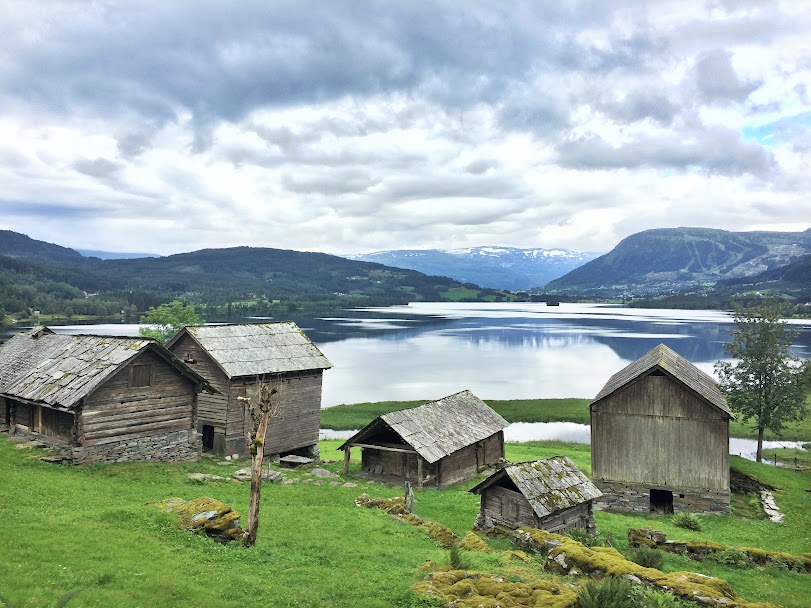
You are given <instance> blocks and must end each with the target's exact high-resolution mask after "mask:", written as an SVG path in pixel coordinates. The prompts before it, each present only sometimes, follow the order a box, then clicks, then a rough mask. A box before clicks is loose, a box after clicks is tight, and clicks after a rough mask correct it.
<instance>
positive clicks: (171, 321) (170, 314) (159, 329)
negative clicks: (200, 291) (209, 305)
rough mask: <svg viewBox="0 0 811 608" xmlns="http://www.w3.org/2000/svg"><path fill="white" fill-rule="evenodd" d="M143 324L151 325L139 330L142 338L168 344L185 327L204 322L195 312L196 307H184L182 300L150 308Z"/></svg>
mask: <svg viewBox="0 0 811 608" xmlns="http://www.w3.org/2000/svg"><path fill="white" fill-rule="evenodd" d="M141 323H148V324H149V325H150V326H149V327H142V328H141V329H140V330H139V333H140V334H141V335H142V336H146V337H148V338H156V339H158V340H160V341H161V342H168V341H169V339H170V338H172V337H173V336H174V335H175V334H176V333H177V332H178V331H180V330H181V329H183V328H184V327H185V326H187V325H202V324H203V320H202V319H201V318H200V317H198V316H197V313H196V312H194V306H192V305H191V304H187V305H184V304H183V302H182V301H181V300H173V301H172V302H169V303H168V304H161V305H160V306H158V307H157V308H153V307H150V308H149V310H148V311H146V314H145V315H144V316H142V317H141Z"/></svg>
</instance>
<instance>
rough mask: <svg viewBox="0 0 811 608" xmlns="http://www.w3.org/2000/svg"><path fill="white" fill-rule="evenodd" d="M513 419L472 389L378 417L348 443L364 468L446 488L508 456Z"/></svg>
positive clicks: (346, 460) (347, 454) (346, 454)
mask: <svg viewBox="0 0 811 608" xmlns="http://www.w3.org/2000/svg"><path fill="white" fill-rule="evenodd" d="M508 424H509V423H508V422H507V421H506V420H504V418H502V417H501V416H499V415H498V414H497V413H496V412H495V411H493V410H492V409H491V408H490V407H489V406H488V405H487V404H486V403H484V401H482V400H481V399H479V398H478V397H476V395H474V394H473V393H471V392H470V391H468V390H465V391H462V392H459V393H456V394H454V395H449V396H448V397H444V398H442V399H439V400H437V401H432V402H430V403H426V404H425V405H421V406H419V407H414V408H409V409H404V410H398V411H395V412H389V413H388V414H383V415H381V416H378V417H377V418H375V419H374V420H373V421H372V422H370V423H369V424H368V425H366V426H365V427H364V428H363V429H361V430H360V431H358V432H357V433H356V434H355V435H353V436H352V437H351V438H350V439H348V440H347V441H346V442H345V443H344V444H343V445H341V446H340V448H338V449H340V450H344V473H346V472H348V470H349V457H350V450H351V449H352V448H353V447H359V448H361V450H362V452H361V465H362V469H363V470H364V471H365V472H367V473H371V474H375V475H384V476H387V477H390V478H392V480H411V481H415V482H417V484H418V485H419V486H420V487H422V486H423V485H424V484H428V485H432V486H438V487H444V486H448V485H450V484H453V483H457V482H460V481H464V480H465V479H469V478H470V477H473V476H474V475H476V474H477V473H479V472H481V471H483V470H484V469H486V468H487V467H490V466H492V465H494V464H496V463H498V462H499V461H501V460H503V458H504V428H505V427H506V426H507V425H508Z"/></svg>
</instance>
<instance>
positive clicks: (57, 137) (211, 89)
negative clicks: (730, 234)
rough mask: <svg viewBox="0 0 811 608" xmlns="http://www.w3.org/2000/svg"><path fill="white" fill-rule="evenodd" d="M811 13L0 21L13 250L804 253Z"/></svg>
mask: <svg viewBox="0 0 811 608" xmlns="http://www.w3.org/2000/svg"><path fill="white" fill-rule="evenodd" d="M808 32H811V0H790V1H788V2H771V1H769V0H707V1H695V0H675V1H672V2H669V1H666V0H657V1H655V2H653V1H642V0H625V1H623V2H606V1H605V0H595V1H589V0H583V1H579V0H574V1H571V2H546V1H544V2H541V1H534V0H532V1H527V2H518V1H514V0H492V1H488V2H479V1H476V0H456V1H446V2H429V1H416V0H415V1H414V2H402V1H363V0H357V1H350V0H321V1H308V0H294V1H290V2H286V1H277V0H256V1H252V0H243V1H240V2H226V1H220V2H212V1H209V0H172V1H171V2H167V1H166V0H161V1H159V2H158V1H155V2H152V1H147V0H144V1H129V2H124V1H109V2H108V1H90V0H81V1H75V2H74V1H59V0H38V1H37V0H22V1H17V0H0V39H1V40H2V41H3V42H2V44H0V184H2V188H0V210H2V213H0V229H7V230H14V231H17V232H22V233H25V234H28V235H29V236H31V237H32V238H36V239H40V240H45V241H49V242H55V243H58V244H61V245H65V246H69V247H74V248H82V249H98V250H107V251H136V252H151V253H158V254H162V255H166V254H172V253H178V252H184V251H193V250H197V249H202V248H209V247H232V246H239V245H249V246H256V247H276V248H282V249H296V250H301V251H322V252H327V253H339V254H352V253H363V252H371V251H380V250H388V249H427V248H439V249H452V248H461V247H469V246H477V245H501V246H515V247H544V248H555V247H561V248H567V249H573V250H576V251H608V250H610V249H611V248H613V247H614V246H615V245H616V244H617V243H618V242H619V241H620V240H621V239H623V238H625V237H626V236H628V235H630V234H633V233H636V232H639V231H642V230H647V229H651V228H665V227H675V226H701V227H709V228H720V229H725V230H733V231H747V230H784V231H802V230H805V229H807V228H809V227H811V196H810V195H811V170H809V169H810V168H811V36H809V34H808Z"/></svg>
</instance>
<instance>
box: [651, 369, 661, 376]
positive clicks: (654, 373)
mask: <svg viewBox="0 0 811 608" xmlns="http://www.w3.org/2000/svg"><path fill="white" fill-rule="evenodd" d="M648 375H649V376H664V375H665V373H664V372H663V371H662V370H660V369H655V370H653V371H652V372H651V373H649V374H648Z"/></svg>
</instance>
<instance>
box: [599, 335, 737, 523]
mask: <svg viewBox="0 0 811 608" xmlns="http://www.w3.org/2000/svg"><path fill="white" fill-rule="evenodd" d="M590 413H591V467H592V479H593V480H594V483H595V484H596V485H597V487H599V488H600V490H602V492H603V495H604V496H603V498H602V499H601V500H600V501H597V502H596V503H595V506H596V507H598V508H609V509H612V510H616V511H638V512H646V513H647V512H657V513H673V512H678V511H691V512H697V513H720V514H727V513H729V421H730V419H731V418H732V414H731V413H730V411H729V406H728V405H727V403H726V400H725V399H724V396H723V394H721V391H720V389H719V388H718V385H717V384H716V383H715V381H714V380H713V378H712V377H711V376H709V375H707V374H705V373H704V372H702V371H701V370H699V369H698V368H697V367H696V366H695V365H693V364H692V363H690V362H689V361H688V360H687V359H685V358H684V357H682V356H681V355H679V354H678V353H676V352H674V351H673V350H671V349H670V348H668V347H667V346H665V345H664V344H660V345H659V346H657V347H655V348H653V349H652V350H650V351H649V352H648V353H646V354H645V355H643V356H642V357H640V358H639V359H637V360H636V361H634V362H633V363H631V364H630V365H628V366H627V367H625V368H623V369H622V370H620V371H619V372H617V373H616V374H614V375H613V376H612V377H611V378H610V379H609V380H608V382H607V383H606V385H605V386H604V387H603V389H602V390H601V391H600V392H599V393H598V395H597V397H596V398H595V399H594V401H592V402H591V405H590Z"/></svg>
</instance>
